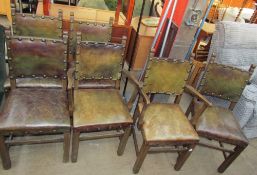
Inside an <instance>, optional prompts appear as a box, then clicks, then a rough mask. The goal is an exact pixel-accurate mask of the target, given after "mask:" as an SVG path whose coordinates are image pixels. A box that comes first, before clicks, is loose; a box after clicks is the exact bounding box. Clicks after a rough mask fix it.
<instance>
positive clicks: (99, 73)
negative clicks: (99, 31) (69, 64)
mask: <svg viewBox="0 0 257 175" xmlns="http://www.w3.org/2000/svg"><path fill="white" fill-rule="evenodd" d="M124 48H125V47H124V45H122V44H112V43H95V42H85V41H82V42H79V43H78V46H77V55H76V76H75V77H76V79H78V80H119V79H120V76H121V69H122V63H123V55H124Z"/></svg>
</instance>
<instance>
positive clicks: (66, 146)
mask: <svg viewBox="0 0 257 175" xmlns="http://www.w3.org/2000/svg"><path fill="white" fill-rule="evenodd" d="M69 156H70V132H68V133H64V140H63V162H64V163H67V162H69Z"/></svg>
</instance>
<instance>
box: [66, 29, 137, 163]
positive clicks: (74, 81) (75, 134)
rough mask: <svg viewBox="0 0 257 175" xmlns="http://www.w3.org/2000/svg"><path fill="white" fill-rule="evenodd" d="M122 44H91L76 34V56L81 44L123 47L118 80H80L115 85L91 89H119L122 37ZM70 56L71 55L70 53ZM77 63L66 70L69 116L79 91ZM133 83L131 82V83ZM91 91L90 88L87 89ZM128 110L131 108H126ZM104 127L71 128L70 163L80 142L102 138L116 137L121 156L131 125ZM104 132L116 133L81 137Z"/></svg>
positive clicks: (74, 158)
mask: <svg viewBox="0 0 257 175" xmlns="http://www.w3.org/2000/svg"><path fill="white" fill-rule="evenodd" d="M121 40H122V44H114V43H104V42H92V41H81V33H80V32H78V33H77V43H76V44H77V46H76V47H77V49H76V56H78V55H79V54H80V45H81V44H86V45H96V46H97V45H106V46H108V45H110V46H111V45H113V46H115V45H117V46H122V47H123V54H122V55H121V58H122V60H121V63H120V73H119V75H118V78H115V79H113V77H109V78H108V77H82V80H86V81H89V82H90V81H93V82H101V81H106V80H107V81H109V80H110V81H114V82H115V83H114V84H113V85H112V86H101V83H100V84H99V86H96V87H93V88H97V89H116V90H119V89H120V82H121V76H122V74H123V73H124V71H125V70H122V68H123V64H124V50H125V43H126V40H127V38H126V37H125V36H124V37H123V38H122V39H121ZM70 54H71V53H70ZM78 64H79V62H78V61H77V60H75V67H73V68H71V69H69V70H68V80H69V81H68V82H69V83H68V93H69V99H70V101H71V102H72V103H70V106H69V109H70V114H71V116H73V112H74V90H77V89H80V85H79V84H80V80H81V77H79V76H78V70H77V65H78ZM124 75H125V74H124ZM132 83H133V82H132ZM89 88H91V89H92V87H89ZM82 89H87V88H85V87H84V88H82ZM128 109H129V110H130V109H131V108H129V107H128ZM105 125H106V127H105V129H100V128H97V130H96V131H95V130H94V131H87V130H83V129H76V128H74V127H73V128H72V153H71V161H72V162H77V157H78V149H79V142H80V141H85V140H96V139H104V138H113V137H118V138H119V139H120V143H119V146H118V150H117V154H118V155H119V156H121V155H122V154H123V152H124V150H125V146H126V143H127V140H128V138H129V136H130V135H131V130H132V123H131V124H129V125H128V126H125V127H124V126H116V125H115V124H105ZM105 131H117V132H116V133H114V134H113V133H111V134H108V133H107V134H106V133H104V134H94V135H93V136H81V134H82V133H99V132H105Z"/></svg>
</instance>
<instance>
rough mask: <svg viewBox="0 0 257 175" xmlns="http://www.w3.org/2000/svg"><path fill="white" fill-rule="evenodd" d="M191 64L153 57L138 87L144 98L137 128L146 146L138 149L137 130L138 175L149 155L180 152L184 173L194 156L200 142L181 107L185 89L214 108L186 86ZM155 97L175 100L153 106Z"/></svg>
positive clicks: (135, 168)
mask: <svg viewBox="0 0 257 175" xmlns="http://www.w3.org/2000/svg"><path fill="white" fill-rule="evenodd" d="M190 70H191V64H190V63H189V62H187V61H186V62H183V61H179V60H169V59H164V58H154V57H151V56H150V60H149V63H148V66H147V70H146V73H145V76H144V83H143V85H141V83H139V82H138V83H137V84H138V91H139V94H140V99H143V102H141V100H140V99H139V103H138V105H137V109H136V112H135V115H134V125H136V122H137V123H138V128H139V129H140V130H141V133H142V137H143V144H142V146H141V148H140V150H139V149H138V145H137V138H136V134H135V130H133V138H134V143H135V149H136V153H137V160H136V162H135V164H134V167H133V172H134V173H138V172H139V170H140V168H141V166H142V164H143V161H144V159H145V157H146V155H147V153H156V152H177V153H178V154H179V156H178V158H177V162H176V165H175V170H180V168H181V167H182V166H183V164H184V163H185V161H186V160H187V158H188V157H189V156H190V154H191V152H192V151H193V149H194V147H195V145H196V144H197V143H198V141H199V138H198V135H197V133H196V132H195V130H194V128H193V127H192V126H191V124H190V122H189V120H188V119H187V118H186V116H185V114H184V112H183V111H182V109H181V108H180V106H179V102H180V99H181V96H182V94H183V92H184V89H187V91H188V92H190V93H191V94H192V95H194V96H197V97H198V98H200V99H201V100H202V101H203V102H204V103H205V104H206V105H207V106H209V105H211V103H209V102H208V100H206V99H205V97H203V96H201V95H200V94H199V93H198V92H197V91H196V90H195V89H194V88H193V87H191V86H188V85H186V82H187V78H188V76H189V72H190ZM129 78H130V77H129ZM152 94H168V95H171V96H174V97H175V100H174V103H173V104H163V103H154V102H151V98H149V97H150V96H151V95H152Z"/></svg>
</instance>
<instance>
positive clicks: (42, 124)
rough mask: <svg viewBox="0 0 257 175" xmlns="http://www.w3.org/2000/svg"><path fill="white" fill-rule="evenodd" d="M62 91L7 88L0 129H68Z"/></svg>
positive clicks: (14, 130) (65, 103) (7, 130)
mask: <svg viewBox="0 0 257 175" xmlns="http://www.w3.org/2000/svg"><path fill="white" fill-rule="evenodd" d="M67 105H68V104H67V97H66V92H65V91H63V90H62V89H40V88H38V89H36V88H18V89H14V90H12V91H10V94H9V95H8V97H7V99H6V102H5V105H4V107H3V111H2V112H1V113H0V131H1V133H5V132H7V133H8V132H25V131H29V130H33V129H37V130H40V129H41V130H44V129H46V130H47V129H49V128H56V130H57V131H60V132H61V131H64V130H66V131H67V130H69V128H70V118H69V112H68V110H67Z"/></svg>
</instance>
